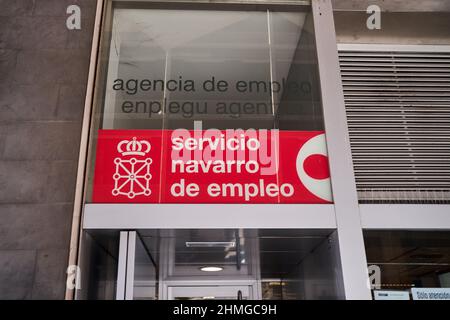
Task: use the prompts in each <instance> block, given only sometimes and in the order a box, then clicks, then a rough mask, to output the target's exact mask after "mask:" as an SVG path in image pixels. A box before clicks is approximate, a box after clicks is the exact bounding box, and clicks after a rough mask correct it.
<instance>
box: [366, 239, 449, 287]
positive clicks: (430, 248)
mask: <svg viewBox="0 0 450 320" xmlns="http://www.w3.org/2000/svg"><path fill="white" fill-rule="evenodd" d="M364 241H365V244H366V254H367V262H368V264H369V266H378V267H379V268H380V269H379V270H380V276H381V283H380V286H381V288H382V289H397V290H407V289H411V288H413V287H429V288H439V287H447V288H448V287H450V281H449V275H450V232H447V231H446V232H442V231H439V232H438V231H365V232H364Z"/></svg>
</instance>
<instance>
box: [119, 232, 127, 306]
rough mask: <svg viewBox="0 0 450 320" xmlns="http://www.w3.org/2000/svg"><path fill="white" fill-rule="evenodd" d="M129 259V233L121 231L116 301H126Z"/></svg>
mask: <svg viewBox="0 0 450 320" xmlns="http://www.w3.org/2000/svg"><path fill="white" fill-rule="evenodd" d="M127 258H128V232H127V231H121V232H120V239H119V259H118V266H117V288H116V300H125V287H126V277H127Z"/></svg>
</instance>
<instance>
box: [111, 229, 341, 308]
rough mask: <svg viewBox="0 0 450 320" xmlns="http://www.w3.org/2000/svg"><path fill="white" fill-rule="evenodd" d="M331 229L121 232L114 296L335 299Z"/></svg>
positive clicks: (335, 262)
mask: <svg viewBox="0 0 450 320" xmlns="http://www.w3.org/2000/svg"><path fill="white" fill-rule="evenodd" d="M334 238H335V236H334V231H333V230H301V229H144V230H135V231H122V232H121V233H120V239H119V242H120V244H119V254H118V273H117V286H116V287H117V291H116V299H125V300H154V299H159V300H200V299H232V300H239V299H242V300H263V299H337V298H338V296H339V294H338V292H339V290H340V288H339V283H340V267H339V261H338V258H337V257H338V252H337V245H336V244H335V241H334Z"/></svg>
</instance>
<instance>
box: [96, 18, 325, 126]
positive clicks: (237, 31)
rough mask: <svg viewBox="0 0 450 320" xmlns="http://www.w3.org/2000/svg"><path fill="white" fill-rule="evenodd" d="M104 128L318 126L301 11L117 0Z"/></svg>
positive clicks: (312, 64) (310, 39)
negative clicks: (134, 4)
mask: <svg viewBox="0 0 450 320" xmlns="http://www.w3.org/2000/svg"><path fill="white" fill-rule="evenodd" d="M108 60H109V61H108V69H107V80H106V92H105V98H104V108H103V121H102V127H103V128H104V129H160V128H165V129H174V128H193V124H194V120H202V121H203V123H202V124H203V129H208V128H218V129H227V128H244V129H245V128H267V129H271V128H280V129H287V130H320V129H323V123H322V112H321V101H320V90H319V83H318V75H317V61H316V56H315V46H314V32H313V26H312V19H311V16H310V14H309V13H307V12H271V11H224V10H222V11H211V10H159V9H158V10H154V9H115V10H114V12H113V24H112V34H111V41H110V45H109V58H108Z"/></svg>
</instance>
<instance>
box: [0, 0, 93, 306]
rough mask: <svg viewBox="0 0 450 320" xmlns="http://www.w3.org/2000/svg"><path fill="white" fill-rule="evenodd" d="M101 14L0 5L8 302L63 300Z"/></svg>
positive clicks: (0, 269)
mask: <svg viewBox="0 0 450 320" xmlns="http://www.w3.org/2000/svg"><path fill="white" fill-rule="evenodd" d="M70 4H77V5H79V6H80V7H81V30H73V31H70V30H68V29H67V28H66V19H67V14H66V8H67V6H68V5H70ZM95 5H96V1H95V0H0V299H63V298H64V290H65V269H66V267H67V261H68V247H69V240H70V228H71V222H72V210H73V198H74V190H75V178H76V169H77V160H78V151H79V140H80V131H81V120H82V114H83V108H84V98H85V90H86V84H87V74H88V67H89V59H90V51H91V38H92V29H93V23H94V15H95Z"/></svg>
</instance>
